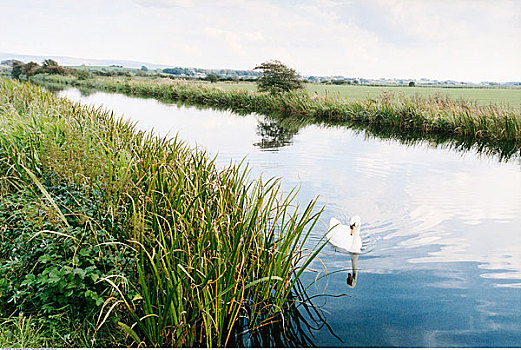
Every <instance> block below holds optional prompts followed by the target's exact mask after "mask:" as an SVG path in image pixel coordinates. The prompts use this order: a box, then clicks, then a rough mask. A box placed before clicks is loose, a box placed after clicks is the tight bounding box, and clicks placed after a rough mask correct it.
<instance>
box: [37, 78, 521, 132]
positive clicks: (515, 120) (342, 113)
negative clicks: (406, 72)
mask: <svg viewBox="0 0 521 350" xmlns="http://www.w3.org/2000/svg"><path fill="white" fill-rule="evenodd" d="M33 80H34V81H37V82H50V83H62V84H66V85H71V86H78V87H85V88H94V89H102V90H107V91H113V92H122V93H127V94H133V95H138V96H147V97H155V98H163V99H171V100H177V101H184V102H187V103H192V104H198V105H202V106H209V107H216V108H221V109H229V110H231V111H234V112H238V113H259V114H266V115H270V114H278V115H289V116H293V117H298V118H302V119H305V120H309V121H316V122H321V121H326V122H333V123H341V122H350V123H358V124H361V125H368V126H377V127H390V128H394V129H401V130H404V132H418V133H423V134H425V135H433V134H443V135H449V136H450V135H453V136H455V137H466V138H472V139H475V140H484V141H516V142H517V141H520V140H521V115H520V112H519V111H516V110H515V109H511V108H507V107H502V106H498V105H486V106H483V105H478V104H477V103H472V102H467V101H463V100H451V99H449V98H447V97H440V96H433V97H430V98H420V97H416V96H415V97H410V96H405V95H399V96H395V95H392V94H389V93H384V94H382V96H380V97H379V98H376V99H365V100H359V101H346V100H345V99H342V98H339V97H335V96H318V95H311V94H308V93H305V92H294V93H286V94H279V95H268V94H263V93H257V92H253V91H245V90H234V89H230V90H223V89H220V88H214V87H212V86H209V85H204V84H197V83H190V82H181V81H170V80H154V79H133V78H103V77H97V78H94V79H85V80H80V79H77V78H76V77H72V76H58V75H47V74H43V75H37V76H35V77H33Z"/></svg>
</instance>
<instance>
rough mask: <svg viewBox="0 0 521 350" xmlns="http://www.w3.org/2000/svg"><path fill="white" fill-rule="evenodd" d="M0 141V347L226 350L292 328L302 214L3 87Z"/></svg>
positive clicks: (301, 258)
mask: <svg viewBox="0 0 521 350" xmlns="http://www.w3.org/2000/svg"><path fill="white" fill-rule="evenodd" d="M67 78H68V79H72V78H69V77H67ZM74 79H77V78H74ZM117 84H119V83H117ZM0 130H2V133H0V345H1V346H38V347H41V346H46V347H50V346H68V347H79V346H82V347H91V346H108V347H113V346H118V345H134V346H136V345H147V346H165V347H166V346H199V345H202V346H225V345H234V344H238V343H240V338H241V334H243V333H244V331H245V330H247V331H248V332H249V333H250V334H252V333H255V331H256V330H258V329H266V328H268V327H273V326H274V325H276V326H277V327H279V329H280V327H282V326H283V325H284V323H285V322H290V320H289V319H286V315H287V313H286V311H285V310H290V311H291V310H292V309H294V307H295V304H294V301H293V300H294V298H295V294H294V293H295V292H296V289H295V288H296V287H297V286H298V277H299V275H300V274H301V273H302V272H303V271H304V269H305V268H306V266H307V264H308V263H310V262H311V261H312V259H313V258H314V256H315V254H317V253H318V251H319V250H320V247H317V249H316V250H315V251H314V252H309V251H307V250H304V249H303V247H304V244H305V242H306V238H307V237H308V234H309V232H310V230H311V229H312V228H313V226H314V224H315V223H316V222H317V219H318V216H319V213H320V212H315V211H314V210H313V205H314V203H310V204H309V205H308V206H306V207H305V208H302V209H300V210H299V208H298V206H296V205H295V204H293V202H292V200H293V198H294V196H293V195H294V193H293V194H290V195H289V196H283V195H282V194H281V193H280V190H279V184H278V182H276V181H273V180H268V181H261V180H257V181H249V180H248V178H247V171H246V170H245V169H244V168H243V167H241V166H237V165H231V166H229V167H227V168H225V169H218V168H216V167H215V166H214V164H213V161H212V160H211V159H209V158H208V157H207V156H206V155H205V153H204V152H201V151H200V150H195V149H191V148H189V147H187V146H186V145H185V144H184V143H183V142H181V141H179V140H176V139H174V140H170V139H165V138H159V137H156V136H154V135H153V134H149V133H145V132H140V131H137V130H136V129H135V128H134V126H133V125H132V124H130V123H128V122H125V121H122V120H121V119H118V118H115V117H114V116H113V114H112V113H111V112H109V111H105V110H101V109H95V108H93V107H85V106H82V105H80V104H76V103H72V102H69V101H67V100H65V99H61V98H59V97H57V96H56V95H54V94H52V93H50V92H47V91H45V90H44V89H42V88H39V87H37V86H35V85H31V84H27V83H19V82H15V81H10V80H6V79H2V80H0ZM291 313H292V312H290V313H289V314H291ZM280 321H283V322H280ZM266 334H267V333H266ZM277 334H278V335H279V336H281V337H286V336H287V334H286V335H284V333H283V332H278V333H277ZM288 334H289V333H288ZM268 342H269V340H268ZM259 344H260V343H259Z"/></svg>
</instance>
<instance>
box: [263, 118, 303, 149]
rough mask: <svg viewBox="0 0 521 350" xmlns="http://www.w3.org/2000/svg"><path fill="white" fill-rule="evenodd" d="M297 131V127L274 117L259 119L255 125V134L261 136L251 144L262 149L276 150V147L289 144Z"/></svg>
mask: <svg viewBox="0 0 521 350" xmlns="http://www.w3.org/2000/svg"><path fill="white" fill-rule="evenodd" d="M297 132H298V128H295V127H293V126H292V125H291V124H287V123H283V122H282V121H278V120H274V119H264V120H260V121H259V124H258V125H257V135H259V136H260V137H261V140H260V141H259V142H256V143H254V144H253V145H254V146H257V147H259V148H260V149H262V150H277V149H278V148H281V147H284V146H288V145H291V144H292V143H293V136H295V135H296V134H297Z"/></svg>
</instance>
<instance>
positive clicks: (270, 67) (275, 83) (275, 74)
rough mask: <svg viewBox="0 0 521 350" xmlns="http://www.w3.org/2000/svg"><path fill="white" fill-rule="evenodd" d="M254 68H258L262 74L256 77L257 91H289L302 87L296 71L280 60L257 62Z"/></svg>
mask: <svg viewBox="0 0 521 350" xmlns="http://www.w3.org/2000/svg"><path fill="white" fill-rule="evenodd" d="M254 70H260V71H261V72H262V75H261V76H260V78H258V79H257V87H258V89H259V91H267V92H269V93H270V94H277V93H281V92H289V91H294V90H299V89H302V88H303V84H302V81H301V80H300V79H299V78H298V75H297V72H296V71H295V70H294V69H293V68H289V67H288V66H286V65H285V64H283V63H282V62H280V61H276V60H275V61H267V62H263V63H261V64H259V65H258V66H256V67H255V68H254Z"/></svg>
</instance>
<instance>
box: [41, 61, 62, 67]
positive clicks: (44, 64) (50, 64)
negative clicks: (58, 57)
mask: <svg viewBox="0 0 521 350" xmlns="http://www.w3.org/2000/svg"><path fill="white" fill-rule="evenodd" d="M59 66H60V65H59V64H58V62H56V61H55V60H51V59H46V60H44V61H43V62H42V67H43V68H48V67H59Z"/></svg>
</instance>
